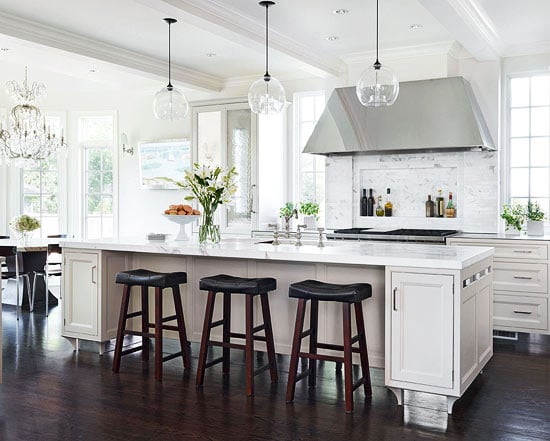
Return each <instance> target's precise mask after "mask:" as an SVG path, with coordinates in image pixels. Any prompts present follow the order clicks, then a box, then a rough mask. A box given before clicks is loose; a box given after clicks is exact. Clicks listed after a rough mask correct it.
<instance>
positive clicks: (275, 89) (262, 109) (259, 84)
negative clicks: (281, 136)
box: [248, 1, 286, 115]
mask: <svg viewBox="0 0 550 441" xmlns="http://www.w3.org/2000/svg"><path fill="white" fill-rule="evenodd" d="M274 4H275V2H272V1H261V2H260V3H259V5H260V6H261V7H263V8H265V74H264V76H263V77H262V78H260V79H259V80H256V81H254V83H252V85H251V86H250V89H249V90H248V104H249V105H250V109H251V110H252V111H253V112H254V113H260V114H263V115H271V114H275V113H279V112H280V111H281V110H283V109H284V107H285V104H286V94H285V88H284V87H283V85H282V84H281V82H280V81H279V80H277V79H276V78H273V77H272V76H271V75H270V74H269V44H268V43H269V39H268V37H269V34H268V32H269V28H268V24H269V20H268V19H269V13H268V10H269V7H270V6H273V5H274Z"/></svg>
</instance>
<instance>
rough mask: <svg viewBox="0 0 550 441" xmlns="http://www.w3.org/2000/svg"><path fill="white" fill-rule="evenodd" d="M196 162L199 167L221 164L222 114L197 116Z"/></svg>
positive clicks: (214, 113) (212, 112)
mask: <svg viewBox="0 0 550 441" xmlns="http://www.w3.org/2000/svg"><path fill="white" fill-rule="evenodd" d="M196 133H197V151H198V155H197V161H196V162H198V163H199V164H201V165H203V164H204V165H211V166H218V165H221V164H223V157H222V151H223V140H222V133H223V132H222V112H221V111H219V110H217V111H211V112H200V113H198V114H197V132H196Z"/></svg>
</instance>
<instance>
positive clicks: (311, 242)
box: [256, 238, 333, 247]
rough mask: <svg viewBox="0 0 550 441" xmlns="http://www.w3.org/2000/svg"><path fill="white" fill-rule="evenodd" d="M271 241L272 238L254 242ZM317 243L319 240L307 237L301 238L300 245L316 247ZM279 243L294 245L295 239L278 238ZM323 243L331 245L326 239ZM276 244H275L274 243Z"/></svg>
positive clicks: (270, 242)
mask: <svg viewBox="0 0 550 441" xmlns="http://www.w3.org/2000/svg"><path fill="white" fill-rule="evenodd" d="M273 241H274V239H268V240H261V241H258V242H256V244H267V245H273ZM318 244H319V241H317V240H311V239H307V240H303V239H302V245H303V246H306V245H307V246H314V247H316V246H317V245H318ZM279 245H296V239H295V238H291V239H287V238H279ZM323 245H324V246H325V247H326V246H333V244H332V243H327V241H326V240H324V241H323ZM275 246H276V245H275Z"/></svg>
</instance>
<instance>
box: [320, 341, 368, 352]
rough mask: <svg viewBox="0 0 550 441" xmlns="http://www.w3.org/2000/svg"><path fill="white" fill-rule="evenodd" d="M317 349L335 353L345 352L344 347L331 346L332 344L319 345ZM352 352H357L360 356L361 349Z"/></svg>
mask: <svg viewBox="0 0 550 441" xmlns="http://www.w3.org/2000/svg"><path fill="white" fill-rule="evenodd" d="M352 344H353V343H352ZM317 347H318V348H319V349H331V350H333V351H343V350H344V346H342V345H333V344H330V343H317ZM351 351H352V352H355V353H357V354H359V353H360V352H361V351H360V349H359V348H351Z"/></svg>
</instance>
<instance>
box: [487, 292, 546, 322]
mask: <svg viewBox="0 0 550 441" xmlns="http://www.w3.org/2000/svg"><path fill="white" fill-rule="evenodd" d="M493 326H494V327H495V328H498V327H499V326H503V327H510V328H526V329H539V330H544V331H545V330H547V329H548V299H544V298H540V297H519V296H508V295H502V294H495V295H494V296H493Z"/></svg>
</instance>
